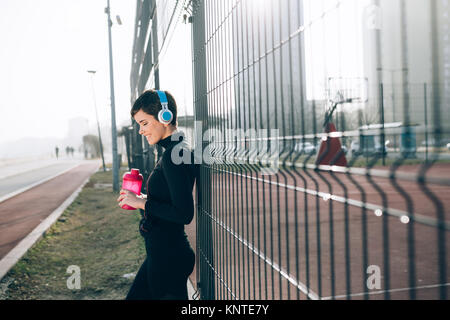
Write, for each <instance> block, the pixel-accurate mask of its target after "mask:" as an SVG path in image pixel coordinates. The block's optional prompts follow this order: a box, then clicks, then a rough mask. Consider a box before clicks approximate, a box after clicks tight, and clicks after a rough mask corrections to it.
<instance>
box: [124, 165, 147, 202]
mask: <svg viewBox="0 0 450 320" xmlns="http://www.w3.org/2000/svg"><path fill="white" fill-rule="evenodd" d="M143 179H144V178H143V177H142V174H140V173H139V169H131V172H126V173H125V174H124V175H123V183H122V189H123V190H128V191H131V192H133V193H135V194H137V195H140V194H141V187H142V181H143ZM122 209H124V210H136V208H133V207H131V206H129V205H127V204H125V205H123V206H122Z"/></svg>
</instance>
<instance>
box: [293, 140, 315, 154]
mask: <svg viewBox="0 0 450 320" xmlns="http://www.w3.org/2000/svg"><path fill="white" fill-rule="evenodd" d="M294 151H295V152H298V153H305V154H315V153H316V152H317V148H316V147H315V146H314V145H313V144H312V143H310V142H305V143H303V142H299V143H297V144H296V145H295V148H294Z"/></svg>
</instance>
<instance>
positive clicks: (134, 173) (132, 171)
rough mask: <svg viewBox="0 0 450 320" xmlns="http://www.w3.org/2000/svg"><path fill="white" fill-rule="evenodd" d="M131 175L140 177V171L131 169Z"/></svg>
mask: <svg viewBox="0 0 450 320" xmlns="http://www.w3.org/2000/svg"><path fill="white" fill-rule="evenodd" d="M131 174H132V175H133V176H138V175H139V169H131Z"/></svg>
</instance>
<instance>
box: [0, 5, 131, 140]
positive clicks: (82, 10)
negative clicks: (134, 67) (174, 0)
mask: <svg viewBox="0 0 450 320" xmlns="http://www.w3.org/2000/svg"><path fill="white" fill-rule="evenodd" d="M106 2H107V1H106V0H20V1H18V0H1V1H0V143H2V142H6V141H11V140H16V139H20V138H24V137H57V138H64V137H65V136H66V134H67V127H68V120H69V119H70V118H74V117H80V116H81V117H86V118H88V119H89V122H90V125H93V124H94V123H95V112H94V107H93V97H92V85H91V80H90V78H89V77H90V75H88V73H87V70H97V74H96V76H95V83H94V85H95V94H96V98H97V99H96V100H97V107H98V112H99V118H100V124H101V125H110V123H111V112H110V104H109V101H110V100H109V97H110V91H109V56H108V29H107V16H106V14H105V13H104V8H105V7H106ZM135 11H136V1H135V0H111V14H112V15H111V18H112V19H113V22H114V25H113V28H112V32H113V34H112V36H113V60H114V80H115V98H116V118H117V124H118V125H119V124H120V123H122V122H124V121H126V120H128V119H129V109H130V84H129V83H130V80H129V79H130V68H131V53H132V45H133V37H134V22H135V21H134V20H135V13H136V12H135ZM116 15H120V17H121V20H122V25H118V24H117V23H116V18H115V17H116Z"/></svg>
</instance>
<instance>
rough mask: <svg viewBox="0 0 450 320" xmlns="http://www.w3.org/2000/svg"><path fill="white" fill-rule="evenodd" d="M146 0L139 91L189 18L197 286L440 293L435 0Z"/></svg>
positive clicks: (147, 155)
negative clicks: (181, 19)
mask: <svg viewBox="0 0 450 320" xmlns="http://www.w3.org/2000/svg"><path fill="white" fill-rule="evenodd" d="M151 3H152V4H153V5H156V7H157V10H156V11H152V10H150V12H152V13H151V14H150V15H149V16H148V15H147V16H145V15H141V16H140V17H141V20H146V19H150V18H151V19H152V23H151V25H152V34H151V35H150V37H152V36H153V34H155V35H157V36H156V37H158V40H157V41H156V42H154V46H153V47H152V46H151V45H148V50H147V52H146V56H148V55H152V56H153V57H154V60H155V61H153V60H152V58H151V57H150V58H145V59H144V58H142V57H141V58H140V59H141V60H143V61H147V62H148V61H152V63H153V64H152V68H150V67H149V66H147V68H143V70H144V71H145V77H143V78H142V75H141V77H140V78H139V77H138V78H139V79H133V77H132V87H133V84H134V86H135V87H137V86H138V84H141V85H139V89H136V90H135V88H134V87H133V88H132V92H133V93H135V94H136V97H137V93H138V92H141V91H142V90H143V88H144V87H148V83H152V84H153V85H154V86H155V87H156V88H159V82H158V77H159V75H158V72H159V69H158V68H159V66H158V54H160V51H161V50H162V48H163V43H164V42H166V41H165V39H166V38H165V36H166V35H167V34H169V33H170V32H169V31H170V28H171V25H170V22H171V21H173V19H177V18H176V17H178V13H179V11H177V14H176V15H175V14H174V10H175V11H176V10H180V8H183V9H184V10H185V13H186V14H187V15H189V19H187V17H185V21H189V22H190V23H191V25H192V62H193V78H192V82H193V83H192V85H193V98H194V110H193V111H194V115H193V118H194V120H195V125H192V123H191V122H189V123H191V124H190V125H189V129H190V130H192V132H193V133H192V137H191V138H192V139H193V140H195V141H194V142H195V151H196V152H199V154H200V155H201V157H200V158H202V161H203V162H202V163H201V166H200V177H199V179H198V181H197V186H196V190H197V191H196V192H197V199H196V204H197V208H196V209H197V212H196V256H197V262H196V280H197V284H196V285H197V290H198V292H199V293H200V298H201V299H325V300H327V299H447V298H448V295H449V293H450V292H449V291H450V281H449V272H448V265H449V262H450V261H449V260H450V258H449V257H450V255H449V254H448V250H449V249H450V248H449V246H450V241H449V240H450V236H449V228H450V223H449V216H448V209H447V208H448V206H449V205H450V199H449V197H448V196H446V194H447V192H448V191H449V190H450V170H449V169H450V152H449V148H450V132H449V121H450V118H449V115H450V112H448V111H449V110H448V108H449V105H450V104H449V102H450V100H449V97H450V78H449V74H450V73H448V66H449V64H448V59H449V58H448V54H446V52H448V48H449V43H448V41H449V40H448V36H446V34H447V33H446V32H447V31H446V30H448V25H449V18H448V17H449V15H448V13H449V5H448V1H447V0H432V1H429V0H423V1H422V0H419V1H415V2H414V3H412V2H407V1H404V0H395V1H389V2H387V1H377V0H341V1H339V0H320V1H318V0H280V1H272V0H192V1H190V0H185V1H170V2H168V4H166V6H165V7H164V5H162V4H161V3H163V1H159V2H158V1H157V2H153V1H143V2H142V3H141V2H140V1H138V7H139V6H142V7H143V8H146V9H145V10H147V11H149V8H152V7H153V6H152V5H151ZM158 3H159V7H158ZM174 7H175V9H173V8H174ZM418 12H419V13H421V14H422V15H426V19H425V18H424V19H421V20H420V21H416V20H414V18H411V17H415V16H416V14H417V13H418ZM156 16H158V19H156ZM174 17H175V18H174ZM416 24H417V25H416ZM139 25H141V26H144V27H145V30H144V37H145V34H146V32H147V31H146V30H147V29H146V28H149V30H150V27H149V26H148V24H146V23H145V22H142V21H140V22H139ZM158 26H160V27H159V29H161V28H162V30H159V29H158ZM419 29H420V30H419ZM427 32H428V33H427ZM430 34H431V37H430V36H429V35H430ZM139 37H141V38H142V37H143V36H142V30H141V33H140V34H139ZM147 41H148V43H150V42H151V41H152V40H147ZM137 43H138V45H137V46H139V43H141V47H145V46H144V43H145V39H141V42H137ZM425 43H427V44H426V45H425ZM141 49H142V48H141ZM138 51H139V50H138ZM392 52H394V53H395V54H391V53H392ZM136 56H139V55H136ZM138 60H139V59H138ZM133 67H134V69H135V70H138V69H139V63H138V64H137V65H133ZM149 69H151V71H150V72H149ZM161 72H163V70H162V71H161ZM149 75H150V77H154V78H153V79H150V80H148V77H149ZM142 83H147V85H146V86H143V85H142ZM127 132H128V136H127V137H126V141H128V142H127V148H128V149H127V150H129V152H130V154H133V157H132V160H131V162H132V163H133V166H135V167H136V166H137V167H139V168H141V167H142V168H145V172H146V173H147V174H148V173H149V172H150V171H151V169H152V167H153V165H154V161H155V159H156V158H155V157H156V152H155V150H154V149H153V148H151V147H150V146H148V145H146V144H145V145H144V147H142V141H141V140H140V138H139V137H138V134H137V131H136V127H135V128H134V129H130V130H128V131H127Z"/></svg>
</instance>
